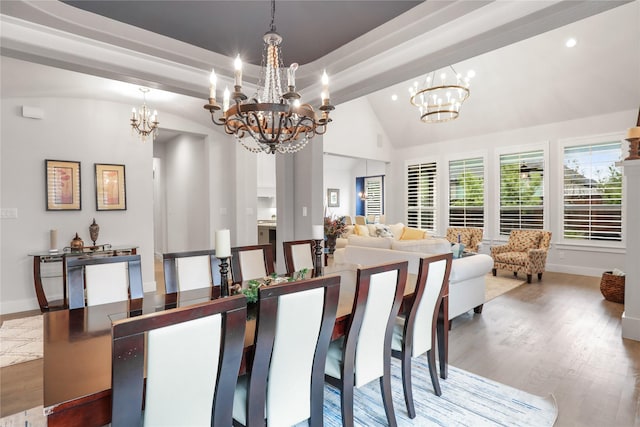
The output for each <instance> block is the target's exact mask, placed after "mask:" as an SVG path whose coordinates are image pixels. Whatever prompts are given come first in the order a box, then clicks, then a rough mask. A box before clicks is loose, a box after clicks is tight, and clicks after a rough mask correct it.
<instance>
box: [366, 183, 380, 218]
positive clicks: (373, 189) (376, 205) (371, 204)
mask: <svg viewBox="0 0 640 427" xmlns="http://www.w3.org/2000/svg"><path fill="white" fill-rule="evenodd" d="M383 183H384V177H383V176H367V177H365V178H364V191H365V193H366V194H367V199H366V200H365V201H364V214H365V215H374V216H375V215H382V214H383V213H384V198H383V197H384V196H383V194H384V190H383Z"/></svg>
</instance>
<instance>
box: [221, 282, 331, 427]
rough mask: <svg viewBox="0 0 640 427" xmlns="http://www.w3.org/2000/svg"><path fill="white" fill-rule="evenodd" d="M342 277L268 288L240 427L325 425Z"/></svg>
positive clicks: (241, 392)
mask: <svg viewBox="0 0 640 427" xmlns="http://www.w3.org/2000/svg"><path fill="white" fill-rule="evenodd" d="M339 295H340V277H338V276H331V277H319V278H315V279H307V280H300V281H295V282H289V283H282V284H277V285H270V286H266V287H262V288H260V290H259V297H258V315H257V326H256V337H255V351H254V357H253V363H252V365H251V367H250V368H249V372H248V374H247V375H245V376H243V377H241V378H240V380H239V381H238V386H237V389H236V394H235V397H234V403H233V404H234V409H233V417H234V424H236V425H245V426H250V427H251V426H264V425H265V421H266V425H269V426H292V425H295V424H298V423H300V422H302V421H305V420H307V419H308V420H309V424H310V425H311V426H313V427H316V426H322V425H323V424H322V423H323V402H324V367H325V363H326V355H327V348H328V346H329V341H330V339H331V333H332V331H333V325H334V322H335V319H336V311H337V307H338V297H339Z"/></svg>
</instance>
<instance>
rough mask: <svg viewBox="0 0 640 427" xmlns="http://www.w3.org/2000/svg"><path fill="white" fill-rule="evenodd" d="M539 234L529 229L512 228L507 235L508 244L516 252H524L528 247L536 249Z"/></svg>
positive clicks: (538, 244)
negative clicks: (510, 232) (509, 234)
mask: <svg viewBox="0 0 640 427" xmlns="http://www.w3.org/2000/svg"><path fill="white" fill-rule="evenodd" d="M540 237H541V234H540V233H538V232H531V231H529V230H513V232H512V234H511V236H510V237H509V246H510V247H511V249H512V250H514V251H517V252H526V251H527V250H529V249H536V248H538V246H540Z"/></svg>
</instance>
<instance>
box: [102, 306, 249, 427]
mask: <svg viewBox="0 0 640 427" xmlns="http://www.w3.org/2000/svg"><path fill="white" fill-rule="evenodd" d="M246 315H247V304H246V298H245V297H244V295H236V296H233V297H228V298H218V299H216V300H213V301H208V302H205V303H201V304H197V305H191V306H187V307H181V308H175V309H171V310H165V311H161V312H156V313H151V314H147V315H142V316H139V317H132V318H128V319H124V320H119V321H115V322H114V323H113V325H112V329H111V331H112V373H111V384H112V387H111V390H112V392H111V398H112V409H111V411H112V412H111V425H112V426H113V427H130V426H140V425H145V426H155V425H201V426H204V425H211V426H213V425H215V426H223V425H224V426H230V425H231V423H232V408H233V394H234V391H235V386H236V382H237V378H238V371H239V369H240V362H241V360H242V353H243V348H244V332H245V327H246ZM145 372H146V381H145ZM145 383H146V386H145ZM143 400H144V405H143ZM143 407H144V411H143Z"/></svg>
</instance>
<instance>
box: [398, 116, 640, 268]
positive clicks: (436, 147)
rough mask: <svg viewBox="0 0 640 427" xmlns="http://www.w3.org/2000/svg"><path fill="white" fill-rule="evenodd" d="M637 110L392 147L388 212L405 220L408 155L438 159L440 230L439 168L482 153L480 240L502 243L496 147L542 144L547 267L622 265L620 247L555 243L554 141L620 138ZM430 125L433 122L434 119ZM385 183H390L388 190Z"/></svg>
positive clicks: (443, 189) (442, 189) (557, 165)
mask: <svg viewBox="0 0 640 427" xmlns="http://www.w3.org/2000/svg"><path fill="white" fill-rule="evenodd" d="M636 115H637V111H624V112H620V113H616V114H609V115H603V116H598V117H589V118H585V119H581V120H572V121H568V122H561V123H552V124H547V125H543V126H537V127H533V128H526V129H515V130H509V131H505V132H501V133H496V134H490V135H475V136H473V137H469V138H465V139H461V140H454V141H445V142H441V143H434V144H425V145H423V146H416V147H410V148H405V149H400V150H397V151H396V152H394V156H393V162H392V164H391V167H390V172H389V174H388V176H387V191H386V195H387V209H388V214H389V215H390V216H392V217H394V218H395V219H397V220H400V221H405V220H406V218H405V205H406V202H405V197H406V191H405V188H406V184H405V179H406V178H405V167H406V162H407V161H408V160H412V161H413V160H416V159H417V160H420V159H429V160H432V159H433V160H436V161H438V162H439V163H438V168H439V177H438V179H439V181H438V197H439V201H438V206H439V208H438V215H439V221H440V222H439V228H438V231H437V234H444V232H445V229H446V226H447V223H446V220H447V214H446V212H447V211H446V209H447V207H446V200H447V191H448V187H447V181H446V175H445V174H443V170H444V167H445V165H446V163H447V162H448V160H449V159H451V158H460V157H465V156H469V157H471V156H476V155H484V156H486V158H487V163H486V168H487V169H488V175H487V177H488V182H487V185H486V190H487V193H486V199H485V201H486V202H485V206H486V207H487V211H486V218H487V222H486V223H485V234H484V238H485V242H488V243H489V244H501V243H503V241H504V238H503V237H500V236H498V232H497V231H496V230H497V214H496V212H497V203H498V194H499V182H498V179H497V175H496V174H497V172H496V171H497V170H498V155H499V154H498V153H500V152H503V151H505V150H507V151H515V150H519V149H520V148H527V147H547V148H546V152H547V162H548V164H547V166H546V170H545V179H546V180H548V181H549V184H550V185H549V186H548V188H549V193H548V194H545V197H546V203H545V204H546V211H547V219H546V221H547V222H546V223H547V226H548V229H549V230H551V231H552V232H553V238H552V242H553V244H552V249H551V251H550V253H549V258H548V260H547V269H548V270H550V271H560V272H567V273H574V274H583V275H592V276H600V275H601V274H602V272H603V271H605V270H611V269H613V268H620V269H624V256H623V252H624V248H617V249H614V248H607V247H593V246H590V247H580V246H577V245H575V244H559V243H558V242H559V241H560V240H559V239H560V235H561V218H560V213H561V210H560V208H559V204H558V203H559V201H560V200H561V195H560V193H559V191H560V186H559V185H558V184H557V182H558V181H559V180H561V179H562V170H563V169H562V155H561V154H562V151H561V149H560V148H559V141H562V140H564V139H569V138H579V137H587V136H594V135H603V134H608V135H618V139H621V137H622V135H623V133H624V131H625V130H626V128H628V127H629V126H630V124H633V123H634V122H635V118H636ZM433 126H437V124H434V125H433ZM390 189H395V190H396V191H393V190H391V191H390Z"/></svg>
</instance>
